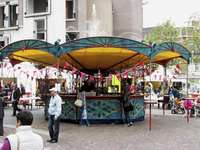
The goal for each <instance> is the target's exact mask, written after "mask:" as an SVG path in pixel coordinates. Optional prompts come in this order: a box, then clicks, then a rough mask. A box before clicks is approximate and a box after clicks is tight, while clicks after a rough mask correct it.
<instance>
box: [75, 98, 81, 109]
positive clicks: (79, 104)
mask: <svg viewBox="0 0 200 150" xmlns="http://www.w3.org/2000/svg"><path fill="white" fill-rule="evenodd" d="M74 104H75V105H76V106H78V107H81V106H82V104H83V101H82V100H80V99H77V100H76V101H75V102H74Z"/></svg>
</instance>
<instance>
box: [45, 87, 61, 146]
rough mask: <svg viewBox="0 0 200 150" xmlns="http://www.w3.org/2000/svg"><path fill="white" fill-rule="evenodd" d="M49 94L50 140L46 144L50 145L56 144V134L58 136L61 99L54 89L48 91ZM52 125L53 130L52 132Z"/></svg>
mask: <svg viewBox="0 0 200 150" xmlns="http://www.w3.org/2000/svg"><path fill="white" fill-rule="evenodd" d="M49 91H50V92H51V99H50V102H49V110H48V112H49V122H48V129H49V135H50V138H51V139H50V140H47V142H50V143H57V142H58V134H59V127H60V114H61V109H62V108H61V102H62V99H61V97H60V96H59V95H58V93H57V89H56V88H55V87H54V88H52V89H50V90H49ZM53 125H54V130H53Z"/></svg>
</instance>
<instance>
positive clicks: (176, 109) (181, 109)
mask: <svg viewBox="0 0 200 150" xmlns="http://www.w3.org/2000/svg"><path fill="white" fill-rule="evenodd" d="M169 98H170V100H171V101H173V102H174V103H175V104H176V105H174V108H172V110H171V113H172V114H178V113H179V112H181V113H182V114H184V113H185V109H184V107H183V106H182V105H181V104H180V102H179V100H178V98H174V99H173V94H172V91H171V92H170V93H169ZM180 100H181V99H180Z"/></svg>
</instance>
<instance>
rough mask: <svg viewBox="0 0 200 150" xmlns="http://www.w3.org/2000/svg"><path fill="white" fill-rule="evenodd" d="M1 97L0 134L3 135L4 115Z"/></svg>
mask: <svg viewBox="0 0 200 150" xmlns="http://www.w3.org/2000/svg"><path fill="white" fill-rule="evenodd" d="M3 101H4V100H3V98H2V97H0V136H3V117H4V107H3Z"/></svg>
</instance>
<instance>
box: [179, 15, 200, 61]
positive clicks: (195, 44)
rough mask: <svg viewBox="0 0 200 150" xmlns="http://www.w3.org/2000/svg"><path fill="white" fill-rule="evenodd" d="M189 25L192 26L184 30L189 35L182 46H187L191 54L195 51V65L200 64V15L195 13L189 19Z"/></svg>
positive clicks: (193, 59)
mask: <svg viewBox="0 0 200 150" xmlns="http://www.w3.org/2000/svg"><path fill="white" fill-rule="evenodd" d="M188 23H189V24H190V26H188V27H187V28H184V30H185V32H186V33H187V35H186V38H185V39H184V41H183V42H182V45H183V46H185V48H187V49H188V50H189V51H190V52H192V51H194V55H193V57H192V62H193V63H194V64H199V63H200V60H199V58H200V55H199V50H200V26H199V23H200V13H197V12H196V13H194V14H192V15H191V17H190V18H189V21H188Z"/></svg>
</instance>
